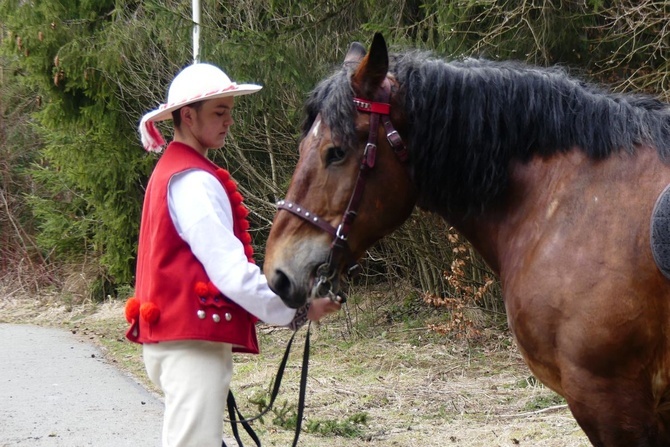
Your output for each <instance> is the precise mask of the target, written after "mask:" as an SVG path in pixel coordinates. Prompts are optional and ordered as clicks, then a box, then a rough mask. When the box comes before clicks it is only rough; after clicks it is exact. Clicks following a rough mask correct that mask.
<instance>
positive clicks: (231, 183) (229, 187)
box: [223, 178, 237, 194]
mask: <svg viewBox="0 0 670 447" xmlns="http://www.w3.org/2000/svg"><path fill="white" fill-rule="evenodd" d="M223 187H224V188H226V191H228V194H232V193H234V192H235V191H237V183H235V180H233V179H232V178H230V179H228V180H226V181H225V182H223Z"/></svg>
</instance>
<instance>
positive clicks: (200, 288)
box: [195, 281, 209, 297]
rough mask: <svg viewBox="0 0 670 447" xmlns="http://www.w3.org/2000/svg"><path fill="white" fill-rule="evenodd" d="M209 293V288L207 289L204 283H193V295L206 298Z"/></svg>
mask: <svg viewBox="0 0 670 447" xmlns="http://www.w3.org/2000/svg"><path fill="white" fill-rule="evenodd" d="M208 293H209V287H207V283H206V282H204V281H198V282H197V283H195V294H196V295H198V296H201V297H202V296H207V294H208Z"/></svg>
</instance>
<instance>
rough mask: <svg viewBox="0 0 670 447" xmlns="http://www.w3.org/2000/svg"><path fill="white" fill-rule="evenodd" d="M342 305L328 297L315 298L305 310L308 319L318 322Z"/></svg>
mask: <svg viewBox="0 0 670 447" xmlns="http://www.w3.org/2000/svg"><path fill="white" fill-rule="evenodd" d="M341 307H342V305H341V304H340V303H337V302H335V301H333V300H331V299H330V298H317V299H315V300H313V301H312V303H311V304H310V306H309V310H308V311H307V318H308V319H309V320H310V321H314V322H318V321H319V320H321V319H322V318H323V317H325V316H326V315H328V314H330V313H333V312H337V311H338V310H340V308H341Z"/></svg>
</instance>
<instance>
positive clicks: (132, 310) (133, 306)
mask: <svg viewBox="0 0 670 447" xmlns="http://www.w3.org/2000/svg"><path fill="white" fill-rule="evenodd" d="M124 311H125V314H126V321H127V322H128V323H132V322H133V321H137V318H138V317H139V316H140V300H138V299H137V298H135V297H134V296H131V297H130V298H128V301H126V307H125V309H124Z"/></svg>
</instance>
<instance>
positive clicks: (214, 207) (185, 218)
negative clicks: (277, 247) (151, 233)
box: [168, 169, 296, 326]
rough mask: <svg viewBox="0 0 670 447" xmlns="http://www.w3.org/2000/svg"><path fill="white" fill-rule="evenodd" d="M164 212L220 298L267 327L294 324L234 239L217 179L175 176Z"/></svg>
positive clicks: (188, 174)
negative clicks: (223, 298)
mask: <svg viewBox="0 0 670 447" xmlns="http://www.w3.org/2000/svg"><path fill="white" fill-rule="evenodd" d="M168 208H169V210H170V217H171V218H172V222H173V223H174V226H175V228H176V229H177V233H179V236H180V237H181V238H182V239H183V240H184V241H185V242H186V243H187V244H188V245H189V246H190V247H191V251H192V252H193V254H194V255H195V257H196V258H197V259H198V260H199V261H200V263H201V264H202V265H203V267H204V268H205V272H207V276H208V277H209V280H210V281H212V283H214V285H215V286H216V287H217V288H218V289H219V291H221V293H223V294H224V295H225V296H227V297H228V298H230V299H231V300H233V301H234V302H235V303H237V304H239V305H240V306H242V307H243V308H244V309H245V310H246V311H247V312H249V313H251V314H252V315H254V316H256V317H257V318H259V319H260V320H261V321H264V322H265V323H269V324H276V325H281V326H286V325H288V324H289V323H290V322H291V321H292V320H293V317H294V316H295V312H296V311H295V309H291V308H290V307H288V306H286V305H285V304H284V302H283V301H282V300H281V298H279V296H277V295H275V294H274V293H273V292H272V290H270V288H269V287H268V283H267V279H266V278H265V276H264V275H263V274H262V272H261V270H260V268H259V267H258V266H257V265H255V264H251V263H250V262H248V261H247V256H246V254H245V253H244V246H243V245H242V243H241V242H240V240H239V239H237V237H235V234H234V233H233V212H232V209H231V205H230V201H229V200H228V195H227V194H226V192H225V190H224V189H223V186H222V185H221V183H220V182H219V180H218V179H217V178H216V177H214V176H213V175H211V174H209V173H208V172H205V171H202V170H200V169H191V170H188V171H184V172H181V173H179V174H176V175H174V176H173V177H172V178H171V179H170V183H169V186H168Z"/></svg>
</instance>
